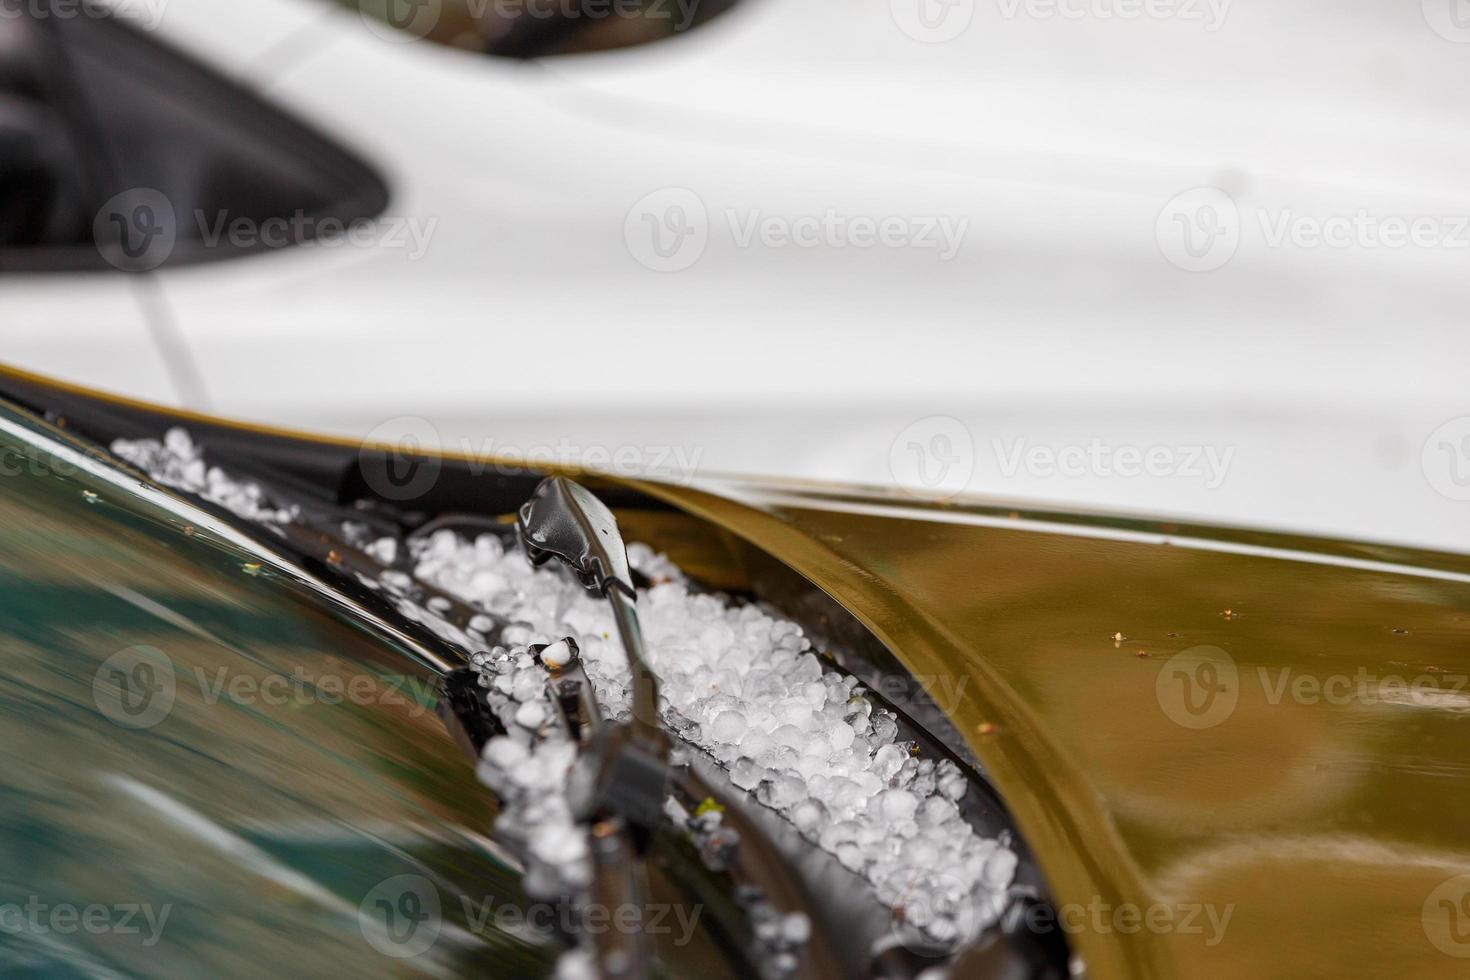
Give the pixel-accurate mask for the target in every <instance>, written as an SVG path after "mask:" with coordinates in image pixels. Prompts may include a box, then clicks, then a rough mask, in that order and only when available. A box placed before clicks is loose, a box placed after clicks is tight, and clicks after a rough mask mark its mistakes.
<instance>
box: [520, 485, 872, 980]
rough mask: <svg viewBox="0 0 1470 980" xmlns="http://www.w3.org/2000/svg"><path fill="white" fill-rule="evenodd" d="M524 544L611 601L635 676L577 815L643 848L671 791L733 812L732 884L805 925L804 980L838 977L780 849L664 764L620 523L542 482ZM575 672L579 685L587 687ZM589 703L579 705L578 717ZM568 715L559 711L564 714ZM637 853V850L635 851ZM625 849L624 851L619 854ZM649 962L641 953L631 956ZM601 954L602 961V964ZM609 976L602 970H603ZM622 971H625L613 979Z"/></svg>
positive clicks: (525, 513)
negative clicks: (612, 823) (617, 829)
mask: <svg viewBox="0 0 1470 980" xmlns="http://www.w3.org/2000/svg"><path fill="white" fill-rule="evenodd" d="M517 531H518V533H519V536H520V539H521V543H522V545H523V546H524V548H525V550H526V554H527V556H528V557H529V558H530V560H531V562H532V564H534V565H542V564H545V563H546V562H547V561H549V560H550V559H552V558H556V559H558V560H559V561H561V562H563V563H564V564H565V565H566V566H567V567H569V568H570V569H571V571H572V573H573V574H574V575H575V576H576V578H577V580H578V581H579V582H580V583H581V584H582V586H583V587H584V588H585V589H587V591H588V592H590V593H591V594H592V595H594V596H599V597H603V598H606V599H607V600H608V602H609V603H611V604H612V611H613V617H614V619H615V620H616V622H617V629H618V635H619V637H620V639H621V640H622V643H623V649H624V650H625V651H626V653H627V656H628V667H629V669H630V671H631V672H632V678H633V709H632V713H633V719H632V722H631V724H629V725H626V726H625V725H618V724H614V723H611V722H606V721H602V720H600V719H597V720H593V721H592V722H591V725H590V729H591V731H590V739H589V741H588V743H587V750H586V751H587V755H586V756H584V759H585V762H586V764H587V766H588V769H587V770H586V771H587V774H588V777H589V779H590V785H589V786H584V787H583V791H582V793H581V794H579V795H580V796H581V799H580V800H574V807H575V808H576V810H577V815H578V818H579V819H580V820H582V821H584V822H593V821H600V822H597V823H594V824H593V826H595V827H600V828H601V834H602V835H604V836H606V835H607V834H608V833H609V824H608V818H612V819H614V820H618V821H621V822H622V824H623V825H624V826H626V827H627V828H628V831H629V835H630V837H631V839H632V840H633V841H634V842H638V843H644V842H646V841H647V839H648V837H649V836H650V835H651V834H652V833H653V831H654V829H655V828H656V827H657V826H658V824H659V823H660V821H661V820H663V819H664V801H665V800H666V799H668V797H669V794H670V791H671V789H675V788H677V790H678V795H680V796H684V797H685V799H686V800H687V799H690V798H691V797H692V798H693V799H694V800H696V801H697V800H699V799H705V798H713V799H714V800H715V801H716V802H718V803H720V804H722V806H723V808H724V809H725V810H726V812H728V813H731V814H735V815H736V816H735V817H734V819H733V822H734V824H735V826H734V827H732V829H734V830H736V832H737V834H738V836H739V838H740V839H741V844H740V845H737V846H738V847H739V853H738V858H737V860H736V861H734V862H732V863H731V871H732V872H733V873H734V874H735V875H736V876H737V878H743V879H745V882H744V883H746V884H749V885H753V886H754V887H755V888H757V889H758V890H759V891H760V893H761V894H762V895H763V896H764V900H765V901H767V902H769V903H771V904H772V905H773V906H774V907H775V908H777V909H778V910H779V911H780V912H782V913H791V912H800V913H802V914H804V915H806V917H807V921H808V922H809V923H810V925H811V930H810V937H809V938H808V940H807V942H806V944H805V948H804V949H803V950H802V952H801V955H800V957H799V960H800V965H801V967H802V969H801V970H800V971H799V975H801V976H803V977H808V976H810V977H841V976H843V975H844V971H843V970H842V969H841V967H840V966H839V960H838V958H837V956H836V952H835V950H834V948H833V946H832V942H831V935H830V932H829V930H827V929H825V928H820V927H819V924H820V923H821V921H822V917H821V916H820V915H819V914H818V910H817V909H816V907H815V906H814V904H813V903H812V902H811V900H810V897H809V895H808V894H807V890H806V886H805V884H804V883H803V882H802V881H801V879H800V877H799V876H797V875H796V874H794V873H793V872H792V870H791V869H790V867H789V866H788V865H787V864H786V862H785V861H784V860H783V859H782V858H781V855H780V851H779V849H778V848H777V847H776V846H775V845H774V844H773V843H772V842H771V841H770V840H768V839H767V838H766V836H765V835H764V834H763V833H762V832H761V831H760V829H759V828H758V827H757V826H756V825H755V824H754V823H753V822H751V821H748V820H746V819H744V818H743V817H741V816H739V807H738V805H737V804H736V803H735V801H734V800H733V799H731V797H730V794H729V793H728V792H726V791H724V790H722V789H717V788H715V787H712V786H709V785H707V784H706V783H705V781H704V780H702V779H700V778H699V777H698V776H697V775H695V774H694V773H693V772H691V771H689V770H688V769H686V768H680V769H679V770H677V771H675V770H674V769H673V768H671V766H670V764H669V751H670V744H669V739H668V736H667V735H666V734H665V733H664V731H663V729H662V727H660V725H659V719H658V680H657V678H656V677H655V676H654V674H653V671H652V669H651V668H650V667H649V666H648V658H647V651H646V648H645V646H644V642H643V631H642V629H641V628H640V626H639V623H638V610H637V605H636V602H637V595H638V593H637V590H636V589H635V588H634V586H633V578H632V573H631V571H630V569H629V567H628V553H627V547H626V546H625V545H624V543H623V539H622V535H621V534H620V533H619V532H618V525H617V520H616V519H615V518H614V517H613V515H612V512H611V511H610V510H608V509H607V507H606V505H604V504H603V503H602V501H600V500H598V499H597V498H596V497H595V496H593V495H592V493H591V492H590V491H588V490H587V489H586V488H585V487H583V486H581V485H580V484H577V483H574V482H573V481H571V480H568V479H566V478H565V477H559V476H554V477H548V478H547V479H546V480H543V481H542V482H541V484H540V486H538V487H537V488H536V492H535V494H534V495H533V496H532V498H531V499H530V500H529V501H528V502H527V503H526V504H525V506H523V507H522V508H521V510H520V515H519V521H518V523H517ZM576 660H577V658H576V655H575V653H574V654H573V663H572V664H569V665H568V666H569V667H573V665H574V664H575V668H574V669H576V670H577V676H576V681H575V682H576V683H577V685H578V686H579V687H580V686H581V685H584V684H589V683H590V682H589V681H587V680H586V675H585V673H582V672H581V671H580V664H576ZM550 683H551V686H552V694H553V700H556V695H557V694H558V691H559V688H558V685H559V684H560V683H561V681H560V679H559V677H558V672H556V671H553V676H552V679H551V682H550ZM589 701H590V702H591V709H590V711H591V713H593V714H594V715H595V713H596V702H595V700H592V699H585V700H582V701H581V705H582V713H583V714H586V713H587V711H588V709H587V708H586V705H587V703H588V702H589ZM563 717H565V714H564V715H563ZM635 850H638V851H641V850H642V848H641V847H638V848H635ZM594 852H596V853H602V854H604V855H606V854H608V853H616V848H615V847H614V846H613V845H612V843H611V842H610V841H607V840H602V841H600V842H599V841H595V842H594ZM626 853H631V852H626ZM614 873H615V869H614V867H612V866H610V865H609V864H607V863H603V864H600V865H599V866H598V867H597V869H596V874H597V878H598V879H599V881H598V887H599V889H600V890H601V889H607V888H609V887H612V885H611V883H610V882H609V881H608V880H607V876H609V875H612V874H614ZM625 874H626V882H625V885H624V887H625V888H626V887H635V882H636V874H635V870H634V868H633V867H632V866H631V865H630V866H629V867H627V868H626V869H625ZM604 952H605V953H607V954H608V955H612V956H613V957H614V960H615V961H616V962H618V963H619V964H622V963H625V962H626V961H627V957H628V956H629V955H630V951H629V950H627V949H626V948H622V946H621V944H619V948H618V949H615V950H614V949H608V950H599V953H600V954H601V953H604ZM634 955H635V956H636V958H637V959H640V960H643V962H645V963H646V962H647V960H646V950H641V951H639V952H638V953H637V954H634ZM602 958H603V957H602V956H601V955H599V960H601V959H602ZM603 969H604V972H605V973H606V972H609V971H606V969H605V967H604V968H603ZM619 975H629V974H621V973H620V974H619Z"/></svg>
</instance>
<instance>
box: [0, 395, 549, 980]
mask: <svg viewBox="0 0 1470 980" xmlns="http://www.w3.org/2000/svg"><path fill="white" fill-rule="evenodd" d="M55 435H56V434H55V433H53V432H51V431H50V430H49V429H47V428H46V427H44V426H42V425H41V424H40V423H38V422H35V421H33V420H30V419H29V418H28V417H26V416H22V415H19V414H17V413H14V412H12V411H10V410H9V409H5V408H0V643H3V659H0V699H3V709H0V733H3V739H4V743H5V745H6V747H7V759H6V765H5V766H4V768H3V769H0V855H3V859H0V860H3V867H4V871H3V873H0V959H3V960H4V961H5V962H6V963H7V964H8V966H10V967H13V968H15V969H16V970H18V972H21V973H34V974H35V975H45V976H57V975H63V976H65V975H88V976H97V975H101V976H113V975H137V974H145V973H146V974H149V975H164V976H210V975H225V974H228V975H239V974H250V975H270V974H276V975H281V976H308V975H310V976H315V975H323V976H324V975H329V974H330V975H363V974H372V975H383V974H390V975H392V974H405V975H406V974H418V973H428V974H462V973H481V974H483V973H485V972H488V967H489V965H490V964H494V972H495V973H496V975H499V976H514V975H525V974H528V973H542V972H544V971H545V970H546V968H547V967H548V966H549V965H550V964H551V962H553V954H552V951H551V947H550V946H548V945H547V944H546V943H545V941H544V939H538V938H537V936H538V934H537V933H534V932H532V931H529V930H518V929H517V928H515V923H513V922H508V920H507V919H505V918H504V917H503V916H502V917H500V918H496V916H495V915H494V913H495V911H496V910H497V908H498V907H500V906H507V907H512V908H515V907H521V906H522V905H523V902H522V895H521V893H520V888H519V875H518V874H517V872H516V871H515V870H514V869H513V868H512V867H511V866H510V865H509V864H508V863H507V862H506V861H503V860H500V859H498V858H497V857H496V851H495V849H494V846H493V845H492V844H490V843H489V842H488V841H486V840H485V838H484V837H483V835H484V834H485V833H486V832H488V830H489V828H490V826H491V824H492V822H493V818H494V812H495V811H494V802H493V800H492V799H491V797H490V796H489V794H488V791H486V790H485V789H484V788H483V787H482V786H481V785H480V784H479V783H478V782H477V781H476V780H475V778H474V774H473V771H472V769H471V767H470V766H469V765H467V764H466V762H465V760H464V759H463V757H462V756H461V755H459V754H458V753H459V750H458V749H457V748H456V747H455V745H454V743H453V742H452V741H451V739H450V738H449V736H448V735H447V734H446V732H445V729H444V727H443V725H442V723H441V722H440V720H439V719H438V717H437V716H436V714H435V712H434V697H433V690H434V688H433V683H434V679H435V673H434V672H433V671H432V670H431V669H430V668H429V667H427V666H426V665H425V664H424V663H423V662H422V661H421V660H420V659H418V658H416V657H415V656H414V655H413V651H412V649H411V648H410V646H409V645H408V644H407V643H397V642H395V641H394V640H393V638H392V637H391V636H388V635H380V633H379V631H376V630H374V629H373V628H372V627H371V626H370V625H366V624H364V623H361V622H358V621H356V620H355V619H354V618H353V617H352V616H351V615H349V614H348V613H347V612H346V611H345V610H342V609H341V608H340V607H338V606H335V605H334V604H333V603H332V602H330V601H329V600H328V599H327V598H324V597H323V595H322V594H321V592H320V590H319V588H318V589H316V590H314V589H313V587H311V586H310V585H309V583H308V582H306V581H305V580H304V579H303V578H302V577H300V576H297V575H294V574H293V573H292V571H291V568H290V567H289V566H288V565H286V564H283V563H280V562H277V561H274V560H273V559H272V558H271V557H269V556H268V555H266V554H263V553H262V552H261V550H260V549H256V548H254V547H253V546H252V545H251V543H250V541H249V540H248V539H245V538H242V537H240V536H239V535H238V534H235V533H233V532H232V531H231V529H230V528H229V527H228V526H227V525H223V524H221V523H219V522H217V521H214V520H213V519H211V518H210V517H209V516H208V515H206V514H205V513H204V512H202V511H199V510H197V509H195V508H193V507H191V506H190V505H188V504H186V503H184V502H182V501H179V500H176V499H174V498H172V497H170V496H169V495H166V494H163V493H161V492H159V491H158V490H157V489H156V488H152V487H149V486H145V485H144V484H142V483H141V482H140V481H138V480H137V479H136V478H132V477H129V476H127V475H126V474H123V473H121V472H119V471H116V470H112V469H111V468H110V467H109V466H108V465H107V464H106V463H105V462H101V461H98V460H94V459H89V458H88V457H87V456H85V455H83V454H80V453H78V452H77V451H76V447H71V446H69V444H66V443H64V442H59V441H55ZM435 906H437V907H438V913H437V914H435V912H434V907H435ZM487 911H488V912H490V913H491V914H490V915H486V914H485V913H486V912H487Z"/></svg>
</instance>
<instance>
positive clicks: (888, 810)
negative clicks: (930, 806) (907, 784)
mask: <svg viewBox="0 0 1470 980" xmlns="http://www.w3.org/2000/svg"><path fill="white" fill-rule="evenodd" d="M878 803H879V807H880V812H881V813H882V815H883V819H884V820H888V821H891V822H893V823H897V822H898V821H900V820H912V819H913V816H914V811H915V810H917V809H918V806H919V801H918V799H917V798H916V797H915V796H914V794H913V793H910V792H908V791H907V790H902V789H887V790H884V791H883V792H882V793H880V794H879V795H878Z"/></svg>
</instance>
